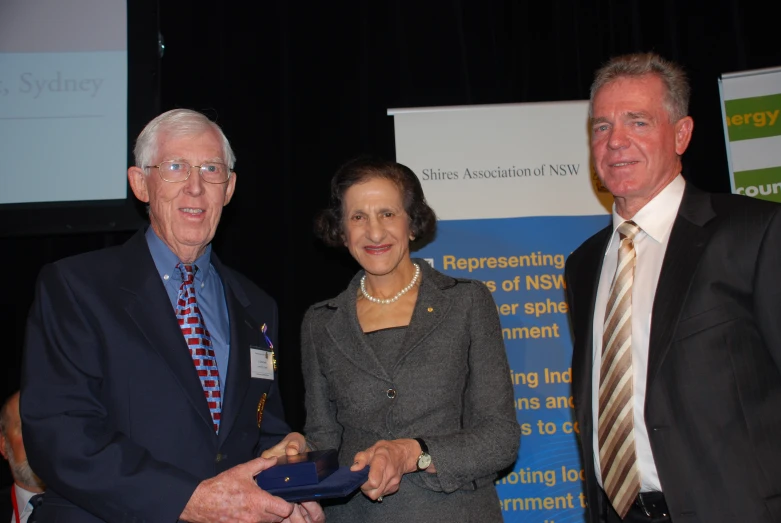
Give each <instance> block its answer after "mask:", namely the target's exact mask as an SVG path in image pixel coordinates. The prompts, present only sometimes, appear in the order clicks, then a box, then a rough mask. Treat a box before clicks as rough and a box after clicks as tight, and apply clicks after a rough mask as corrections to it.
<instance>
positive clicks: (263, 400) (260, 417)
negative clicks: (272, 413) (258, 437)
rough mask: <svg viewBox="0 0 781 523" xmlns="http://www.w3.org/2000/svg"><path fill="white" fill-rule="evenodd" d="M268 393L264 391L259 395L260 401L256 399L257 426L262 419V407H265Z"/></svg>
mask: <svg viewBox="0 0 781 523" xmlns="http://www.w3.org/2000/svg"><path fill="white" fill-rule="evenodd" d="M267 396H268V394H266V393H265V392H264V393H263V395H262V396H261V397H260V401H258V428H260V422H261V421H263V409H264V408H265V407H266V397H267Z"/></svg>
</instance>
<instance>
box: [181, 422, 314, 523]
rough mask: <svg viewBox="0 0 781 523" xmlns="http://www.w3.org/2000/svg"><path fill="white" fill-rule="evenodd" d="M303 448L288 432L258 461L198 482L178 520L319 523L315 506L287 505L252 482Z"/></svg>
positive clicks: (301, 438)
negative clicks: (281, 459)
mask: <svg viewBox="0 0 781 523" xmlns="http://www.w3.org/2000/svg"><path fill="white" fill-rule="evenodd" d="M305 448H306V441H305V440H304V436H302V435H301V434H299V433H297V432H291V433H290V434H288V435H287V436H285V438H284V439H283V440H282V441H281V442H280V443H278V444H277V445H275V446H274V447H272V448H270V449H268V450H267V451H265V452H264V453H263V454H262V455H261V457H259V458H255V459H253V460H251V461H248V462H246V463H243V464H241V465H237V466H235V467H233V468H231V469H228V470H226V471H225V472H223V473H221V474H218V475H217V476H215V477H213V478H210V479H207V480H205V481H202V482H201V483H200V484H199V485H198V487H197V488H196V489H195V492H193V495H192V496H191V497H190V500H189V501H188V502H187V505H186V506H185V508H184V511H183V512H182V515H181V519H182V520H184V521H188V522H190V523H221V522H225V523H228V522H230V523H233V522H237V523H267V522H270V523H280V522H281V523H323V522H324V521H325V515H324V514H323V509H322V508H321V507H320V504H319V503H317V502H315V501H308V502H304V503H301V504H298V503H295V504H294V503H288V502H287V501H285V500H284V499H282V498H280V497H277V496H272V495H271V494H269V493H268V492H266V491H264V490H263V489H261V488H258V485H257V483H256V482H255V476H257V475H258V474H259V473H260V472H261V471H263V470H266V469H267V468H269V467H272V466H274V465H275V464H276V462H277V457H278V456H282V455H285V454H287V455H292V454H298V453H299V452H300V451H302V450H303V449H305ZM280 450H281V453H280Z"/></svg>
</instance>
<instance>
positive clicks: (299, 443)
mask: <svg viewBox="0 0 781 523" xmlns="http://www.w3.org/2000/svg"><path fill="white" fill-rule="evenodd" d="M302 452H306V439H305V438H304V435H303V434H300V433H298V432H291V433H290V434H288V435H287V436H285V437H284V439H283V440H282V441H280V442H279V443H277V444H276V445H274V446H273V447H271V448H270V449H266V450H264V451H263V453H262V454H261V455H260V457H261V458H278V457H281V456H295V455H296V454H301V453H302Z"/></svg>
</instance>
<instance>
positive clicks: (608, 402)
mask: <svg viewBox="0 0 781 523" xmlns="http://www.w3.org/2000/svg"><path fill="white" fill-rule="evenodd" d="M638 232H640V227H638V226H637V224H635V223H634V222H632V221H628V222H624V223H622V224H621V225H619V227H618V233H619V235H620V238H621V243H620V244H619V246H618V267H616V276H615V278H614V279H613V285H612V286H611V288H610V297H609V298H608V302H607V308H606V310H605V330H604V335H603V338H602V365H601V367H600V373H599V376H600V378H599V463H600V465H601V467H602V484H603V486H604V489H605V492H606V493H607V496H608V498H610V502H611V503H612V504H613V508H614V509H615V510H616V512H617V513H618V515H619V516H621V519H623V518H624V517H625V516H626V513H627V512H629V508H630V507H631V506H632V502H633V501H634V500H635V498H636V497H637V494H638V493H639V492H640V473H639V471H638V468H637V453H636V451H635V430H634V409H633V405H632V402H633V397H632V396H633V394H632V389H633V381H634V380H633V377H632V280H633V279H634V273H635V260H636V254H635V246H634V242H633V239H634V237H635V235H636V234H637V233H638Z"/></svg>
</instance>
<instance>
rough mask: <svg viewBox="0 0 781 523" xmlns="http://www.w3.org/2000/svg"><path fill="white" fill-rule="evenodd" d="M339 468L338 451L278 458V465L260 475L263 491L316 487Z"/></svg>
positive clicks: (259, 480) (317, 451) (258, 481)
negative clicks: (306, 486) (305, 486)
mask: <svg viewBox="0 0 781 523" xmlns="http://www.w3.org/2000/svg"><path fill="white" fill-rule="evenodd" d="M338 468H339V459H338V455H337V452H336V450H334V449H329V450H314V451H311V452H304V453H301V454H297V455H295V456H282V457H280V458H277V464H276V465H274V466H273V467H271V468H267V469H266V470H264V471H261V473H260V474H258V476H257V478H256V480H257V483H258V486H259V487H260V488H262V489H263V490H274V489H279V488H289V487H299V486H303V485H315V484H317V483H319V482H320V481H322V480H323V479H325V478H327V477H328V476H330V475H331V474H333V473H334V472H336V470H337V469H338Z"/></svg>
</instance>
